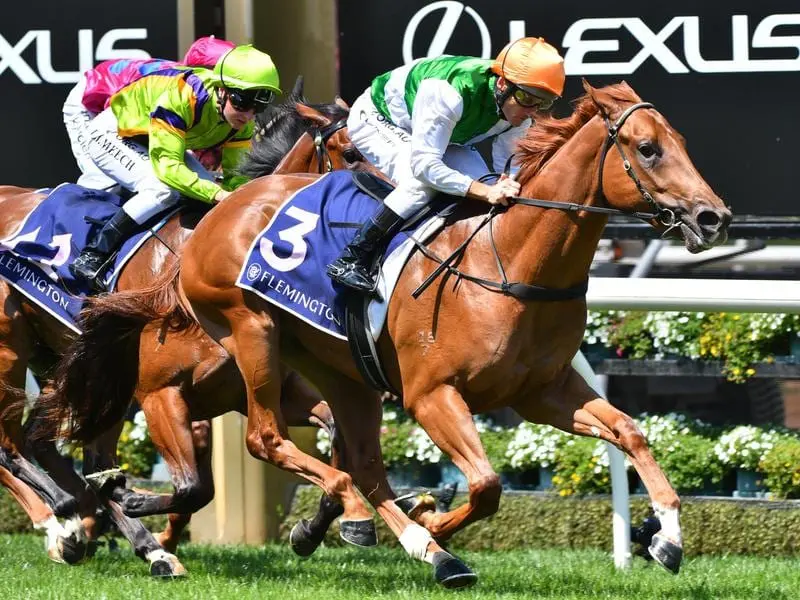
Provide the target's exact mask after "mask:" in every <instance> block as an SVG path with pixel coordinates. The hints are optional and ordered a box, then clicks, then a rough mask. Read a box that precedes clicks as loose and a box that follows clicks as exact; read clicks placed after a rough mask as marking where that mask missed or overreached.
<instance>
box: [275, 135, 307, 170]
mask: <svg viewBox="0 0 800 600" xmlns="http://www.w3.org/2000/svg"><path fill="white" fill-rule="evenodd" d="M313 158H314V140H312V139H311V136H310V135H306V134H303V135H301V136H300V138H299V139H298V140H297V141H296V142H295V144H294V146H292V149H291V150H289V152H287V153H286V156H284V157H283V159H281V162H279V163H278V165H277V166H276V167H275V169H274V170H273V171H272V173H271V174H273V175H279V174H283V173H305V172H306V171H308V170H309V169H310V167H311V161H312V160H313Z"/></svg>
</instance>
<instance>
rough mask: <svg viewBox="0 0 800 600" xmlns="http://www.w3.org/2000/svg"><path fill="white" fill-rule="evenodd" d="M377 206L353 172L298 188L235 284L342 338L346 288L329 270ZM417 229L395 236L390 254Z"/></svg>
mask: <svg viewBox="0 0 800 600" xmlns="http://www.w3.org/2000/svg"><path fill="white" fill-rule="evenodd" d="M377 209H378V203H377V201H376V200H375V199H374V198H372V197H371V196H369V195H367V194H365V193H364V192H362V191H361V190H360V189H358V188H357V187H356V185H355V184H354V183H353V178H352V174H351V173H350V172H349V171H333V172H331V173H328V174H326V175H323V176H322V177H320V178H319V179H317V180H315V181H314V182H313V183H311V184H309V185H307V186H305V187H303V188H302V189H300V190H298V191H297V192H295V194H294V195H292V196H291V197H290V198H289V199H288V200H286V202H284V204H283V205H281V207H280V208H279V209H278V210H277V211H276V213H275V215H274V216H273V217H272V220H271V221H270V222H269V224H268V225H267V227H266V228H265V229H264V230H263V231H262V232H261V233H260V234H259V235H258V236H256V238H255V240H254V241H253V244H252V245H251V246H250V250H249V252H248V254H247V257H246V259H245V262H244V264H243V265H242V269H241V271H240V273H239V277H238V280H237V282H236V285H238V286H239V287H241V288H244V289H248V290H251V291H253V292H255V293H256V294H258V295H259V296H261V297H262V298H264V299H265V300H267V301H268V302H271V303H272V304H275V305H277V306H280V307H281V308H282V309H284V310H287V311H289V312H290V313H292V314H294V315H296V316H297V317H299V318H300V319H302V320H303V321H306V322H307V323H310V324H311V325H313V326H314V327H316V328H318V329H321V330H322V331H325V332H327V333H329V334H331V335H333V336H334V337H337V338H339V339H347V336H346V334H345V326H344V311H345V297H344V296H345V294H344V292H345V290H344V289H343V288H342V287H340V286H334V285H333V282H332V281H331V279H330V278H329V277H328V276H327V275H326V273H325V269H326V267H327V265H328V264H330V263H332V262H333V261H334V260H336V258H337V257H338V256H339V254H341V252H342V250H343V249H344V247H345V246H346V245H347V244H348V243H349V242H350V241H351V240H352V239H353V236H354V235H355V232H356V229H357V228H358V227H359V226H360V225H361V224H362V223H364V222H366V220H367V219H369V218H370V217H371V216H372V215H374V214H375V212H376V211H377ZM412 234H413V230H406V231H403V232H401V233H399V234H397V235H396V236H395V237H394V238H393V239H392V241H391V243H390V244H389V247H388V249H387V252H386V255H387V256H388V255H389V254H391V253H392V252H393V251H394V249H395V248H397V247H398V246H400V244H402V243H403V242H404V241H405V240H406V239H408V237H409V236H410V235H412Z"/></svg>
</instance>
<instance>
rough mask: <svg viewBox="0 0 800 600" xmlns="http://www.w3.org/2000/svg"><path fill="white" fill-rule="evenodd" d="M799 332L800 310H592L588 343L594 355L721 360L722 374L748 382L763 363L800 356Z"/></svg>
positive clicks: (588, 352) (588, 326) (585, 340)
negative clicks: (778, 311) (759, 311)
mask: <svg viewBox="0 0 800 600" xmlns="http://www.w3.org/2000/svg"><path fill="white" fill-rule="evenodd" d="M799 336H800V315H793V314H764V313H742V314H739V313H724V312H723V313H704V312H697V313H691V312H675V311H672V312H644V311H614V310H610V311H590V312H589V314H588V317H587V323H586V333H585V336H584V347H583V349H584V352H586V353H587V354H588V355H590V356H597V355H598V353H602V352H605V353H607V354H606V355H609V356H617V357H620V358H634V359H642V358H671V357H685V358H689V359H692V360H721V361H722V372H721V374H722V375H724V376H725V377H727V378H728V379H729V380H730V381H734V382H742V381H744V380H746V379H747V378H748V377H752V376H753V375H755V374H756V369H757V367H758V364H760V363H762V364H763V363H772V362H774V361H776V360H787V359H788V360H795V359H797V361H798V362H800V358H798V357H797V354H798V352H800V337H799ZM601 357H602V356H601Z"/></svg>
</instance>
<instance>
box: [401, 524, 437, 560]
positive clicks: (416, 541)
mask: <svg viewBox="0 0 800 600" xmlns="http://www.w3.org/2000/svg"><path fill="white" fill-rule="evenodd" d="M432 541H433V538H432V537H431V534H430V532H429V531H428V530H427V529H425V528H424V527H422V526H421V525H417V524H416V523H413V524H411V525H409V526H408V527H406V528H405V529H404V530H403V533H402V534H400V544H401V545H402V546H403V548H405V551H406V552H408V555H409V556H410V557H411V558H417V559H419V560H421V561H424V562H428V563H433V554H432V553H430V552H428V544H429V543H430V542H432Z"/></svg>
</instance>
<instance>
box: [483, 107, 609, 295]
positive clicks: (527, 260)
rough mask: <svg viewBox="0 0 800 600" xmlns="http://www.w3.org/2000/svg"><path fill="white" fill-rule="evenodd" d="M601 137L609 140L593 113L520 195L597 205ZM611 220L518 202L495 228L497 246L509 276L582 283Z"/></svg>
mask: <svg viewBox="0 0 800 600" xmlns="http://www.w3.org/2000/svg"><path fill="white" fill-rule="evenodd" d="M598 139H603V140H604V139H605V126H604V125H603V123H602V121H601V120H600V119H599V118H598V117H594V118H593V119H591V120H590V121H589V122H588V123H587V124H586V125H584V126H583V127H582V128H581V129H580V130H579V131H578V132H577V133H576V134H575V135H574V136H573V137H572V138H571V139H570V140H568V141H567V142H566V143H565V144H564V146H563V147H562V148H560V149H559V150H558V151H557V153H556V154H555V155H554V156H553V157H552V158H551V159H550V160H549V161H548V162H547V164H546V165H545V166H544V167H543V168H542V170H541V171H540V172H539V173H538V174H537V175H536V176H535V177H534V178H533V179H531V180H530V181H529V182H527V183H526V184H525V186H524V187H523V189H522V190H521V192H520V196H521V197H524V198H541V199H546V200H555V201H564V202H573V203H577V204H583V205H593V204H596V200H595V198H596V196H597V193H596V192H597V186H598V185H599V182H598V169H599V160H600V146H601V144H602V142H598ZM607 220H608V219H607V217H605V216H604V215H599V214H596V213H586V212H584V213H581V214H580V215H579V214H578V213H575V212H567V211H563V210H557V209H543V208H535V207H530V206H524V205H516V206H514V207H513V208H512V209H510V210H509V211H508V212H507V213H505V214H504V215H503V216H502V218H501V222H500V223H499V224H498V228H497V230H496V231H497V232H498V234H497V236H496V240H497V245H498V250H499V251H500V253H501V255H502V254H505V255H506V256H508V257H509V264H508V268H507V275H508V278H509V280H513V281H521V282H525V283H530V284H535V285H540V286H544V287H552V288H566V287H570V286H573V285H576V284H578V283H580V282H582V281H583V280H585V279H586V277H587V276H588V273H589V267H590V265H591V263H592V258H593V256H594V252H595V250H596V249H597V244H598V242H599V240H600V236H601V235H602V233H603V228H604V227H605V224H606V222H607ZM501 240H502V241H501Z"/></svg>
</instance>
